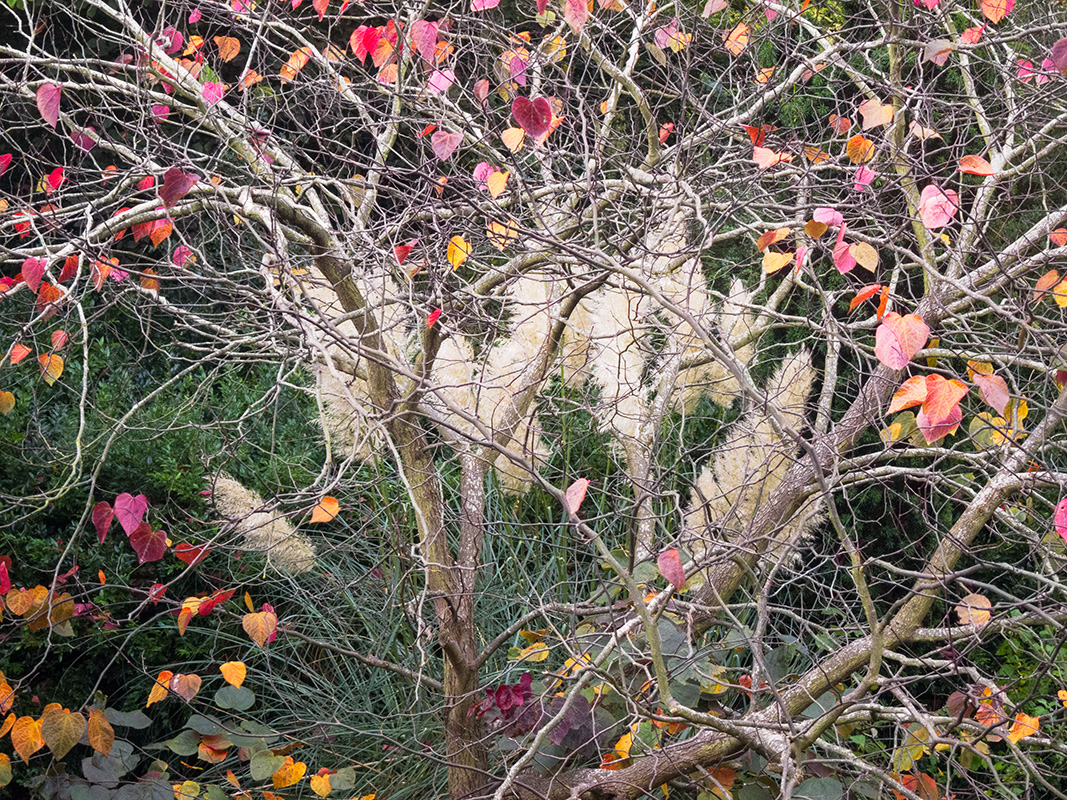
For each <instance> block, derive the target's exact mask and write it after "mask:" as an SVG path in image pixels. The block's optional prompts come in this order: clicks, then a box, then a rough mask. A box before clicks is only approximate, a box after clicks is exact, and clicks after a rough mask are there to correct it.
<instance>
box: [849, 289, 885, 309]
mask: <svg viewBox="0 0 1067 800" xmlns="http://www.w3.org/2000/svg"><path fill="white" fill-rule="evenodd" d="M881 290H882V284H880V283H872V284H871V285H870V286H864V287H863V288H862V289H860V290H859V291H858V292H856V296H855V297H853V298H852V302H850V303H849V304H848V310H849V312H852V311H855V310H856V306H858V305H859V304H860V303H862V302H863V301H864V300H869V299H870V298H872V297H874V296H875V295H876V294H878V292H880V291H881Z"/></svg>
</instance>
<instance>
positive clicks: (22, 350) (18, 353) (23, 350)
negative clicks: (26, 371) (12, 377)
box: [8, 344, 33, 366]
mask: <svg viewBox="0 0 1067 800" xmlns="http://www.w3.org/2000/svg"><path fill="white" fill-rule="evenodd" d="M32 352H33V351H32V350H31V349H30V348H28V347H27V346H26V345H24V344H13V345H11V350H10V352H9V353H8V359H9V361H10V363H11V366H15V365H16V364H17V363H19V362H20V361H22V359H24V358H25V357H26V356H28V355H29V354H30V353H32Z"/></svg>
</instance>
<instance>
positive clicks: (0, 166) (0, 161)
mask: <svg viewBox="0 0 1067 800" xmlns="http://www.w3.org/2000/svg"><path fill="white" fill-rule="evenodd" d="M12 158H13V156H12V155H11V153H4V154H3V155H2V156H0V175H3V174H4V173H5V172H7V168H8V167H9V166H11V159H12Z"/></svg>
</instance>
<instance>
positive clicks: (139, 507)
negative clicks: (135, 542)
mask: <svg viewBox="0 0 1067 800" xmlns="http://www.w3.org/2000/svg"><path fill="white" fill-rule="evenodd" d="M146 511H148V498H147V497H145V496H144V495H143V494H139V495H137V496H136V497H134V496H133V495H132V494H130V493H129V492H123V493H122V494H120V495H119V496H118V497H116V498H115V516H116V517H118V520H119V525H121V526H122V530H124V531H125V532H126V535H127V536H132V535H133V532H134V531H135V530H137V528H138V526H139V525H140V524H141V520H143V519H144V515H145V512H146Z"/></svg>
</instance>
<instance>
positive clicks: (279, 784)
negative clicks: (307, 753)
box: [271, 756, 308, 789]
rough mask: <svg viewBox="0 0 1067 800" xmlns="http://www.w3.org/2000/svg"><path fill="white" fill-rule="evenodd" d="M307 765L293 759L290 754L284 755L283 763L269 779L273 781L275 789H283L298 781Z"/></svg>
mask: <svg viewBox="0 0 1067 800" xmlns="http://www.w3.org/2000/svg"><path fill="white" fill-rule="evenodd" d="M307 769H308V765H307V764H305V763H304V762H303V761H293V757H292V756H286V757H285V763H284V764H282V765H281V767H279V768H278V771H277V772H275V773H274V775H273V777H272V778H271V780H273V781H274V788H275V789H284V788H286V787H287V786H293V785H295V784H297V783H299V782H300V779H301V778H303V777H304V773H305V772H307Z"/></svg>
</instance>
